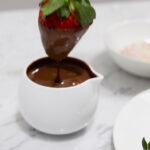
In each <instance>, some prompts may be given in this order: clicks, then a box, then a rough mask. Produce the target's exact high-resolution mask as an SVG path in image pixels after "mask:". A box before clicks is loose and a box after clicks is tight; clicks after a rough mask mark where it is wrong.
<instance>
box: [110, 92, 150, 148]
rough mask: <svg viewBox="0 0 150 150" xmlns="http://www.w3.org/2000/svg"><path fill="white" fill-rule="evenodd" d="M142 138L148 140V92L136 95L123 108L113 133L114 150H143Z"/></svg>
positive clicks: (149, 108)
mask: <svg viewBox="0 0 150 150" xmlns="http://www.w3.org/2000/svg"><path fill="white" fill-rule="evenodd" d="M143 137H145V138H146V139H147V140H150V90H147V91H145V92H143V93H141V94H139V95H137V96H136V97H134V98H133V100H132V101H130V102H129V103H128V104H127V105H126V106H125V108H124V109H123V110H122V112H121V113H120V114H119V116H118V119H117V121H116V124H115V127H114V132H113V138H114V146H115V148H116V150H143V149H142V138H143Z"/></svg>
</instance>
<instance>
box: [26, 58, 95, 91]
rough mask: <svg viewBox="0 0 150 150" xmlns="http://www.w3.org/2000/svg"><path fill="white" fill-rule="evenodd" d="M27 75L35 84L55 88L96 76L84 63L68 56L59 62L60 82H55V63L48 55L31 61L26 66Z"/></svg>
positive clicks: (74, 84) (76, 83) (69, 85)
mask: <svg viewBox="0 0 150 150" xmlns="http://www.w3.org/2000/svg"><path fill="white" fill-rule="evenodd" d="M27 75H28V77H29V78H30V79H31V80H32V81H33V82H35V83H37V84H40V85H43V86H48V87H55V88H63V87H71V86H76V85H78V84H81V83H83V82H84V81H86V80H88V79H90V78H94V77H96V75H95V74H94V73H93V72H92V71H91V69H90V68H89V66H88V65H87V64H86V63H84V62H82V61H80V60H78V59H75V58H70V57H67V58H65V59H64V60H62V62H61V67H60V81H61V82H60V83H57V82H56V78H57V63H56V61H54V60H52V59H50V58H48V57H46V58H42V59H39V60H37V61H35V62H33V63H32V64H31V65H30V66H29V67H28V68H27Z"/></svg>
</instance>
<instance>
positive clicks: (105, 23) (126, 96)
mask: <svg viewBox="0 0 150 150" xmlns="http://www.w3.org/2000/svg"><path fill="white" fill-rule="evenodd" d="M149 6H150V2H148V1H145V2H144V1H142V2H140V1H139V2H135V1H134V2H130V1H128V2H115V3H111V2H110V3H109V2H108V3H105V2H102V3H98V4H96V5H95V8H96V9H97V20H96V21H95V22H94V24H93V26H92V27H91V28H90V29H89V31H88V32H87V34H86V35H85V36H84V38H83V39H82V40H81V42H80V43H79V44H78V45H77V46H76V48H75V49H74V51H73V52H72V53H71V55H72V56H75V57H78V58H82V59H83V60H85V61H87V62H88V63H89V64H91V65H92V66H93V67H94V68H95V69H96V71H98V72H99V73H101V74H103V75H104V76H105V79H104V81H103V82H102V85H101V90H100V103H99V106H98V109H97V113H96V115H95V120H94V121H93V123H92V124H90V126H89V127H88V128H87V129H85V130H82V131H80V132H78V133H75V134H72V135H67V136H52V135H46V134H43V133H40V132H38V131H36V130H35V129H33V128H31V127H30V126H29V125H28V124H27V123H26V122H25V121H24V120H23V118H22V117H21V115H20V113H19V109H18V98H17V96H18V87H19V81H20V78H21V75H22V71H23V69H24V65H25V64H27V63H28V62H30V61H33V60H34V59H36V58H39V57H41V56H45V53H44V50H43V47H42V44H41V40H40V34H39V31H38V26H37V16H38V10H37V9H30V10H16V11H10V12H9V11H7V12H5V11H3V12H0V150H50V149H51V150H60V149H61V150H114V147H113V142H112V129H113V125H114V123H115V119H116V117H117V115H118V113H119V112H120V110H121V109H122V108H123V106H124V105H125V104H126V103H127V102H128V101H130V100H131V98H132V97H133V96H135V95H136V94H137V93H139V92H141V91H143V90H145V89H148V88H149V87H150V80H148V79H143V78H139V77H136V76H133V75H130V74H128V73H126V72H124V71H123V70H121V69H120V68H119V67H118V66H117V65H116V64H115V63H114V62H113V61H112V59H111V58H110V57H109V55H108V53H107V51H106V50H107V49H106V48H105V45H104V33H105V31H106V30H107V28H108V27H109V26H111V25H112V24H114V23H116V22H120V21H123V20H131V19H149V18H150V9H149Z"/></svg>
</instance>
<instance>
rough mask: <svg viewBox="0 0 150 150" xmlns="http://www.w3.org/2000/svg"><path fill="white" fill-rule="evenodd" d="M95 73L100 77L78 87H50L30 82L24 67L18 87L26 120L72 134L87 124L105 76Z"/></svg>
mask: <svg viewBox="0 0 150 150" xmlns="http://www.w3.org/2000/svg"><path fill="white" fill-rule="evenodd" d="M91 70H92V69H91ZM92 71H93V70H92ZM93 72H94V73H95V74H96V75H97V77H95V78H92V79H89V80H87V81H85V82H83V83H82V84H79V85H77V86H74V87H67V88H51V87H46V86H42V85H39V84H37V83H34V82H33V81H31V80H30V79H29V78H28V76H27V70H26V69H25V71H24V75H23V79H22V82H21V85H20V88H19V104H20V111H21V114H22V115H23V117H24V119H25V120H26V121H27V122H28V123H29V124H30V125H31V126H32V127H34V128H36V129H37V130H39V131H42V132H45V133H48V134H56V135H59V134H69V133H73V132H76V131H78V130H80V129H82V128H84V127H86V126H87V125H88V124H89V122H90V121H91V119H92V117H93V115H94V113H95V111H96V106H97V104H98V100H99V98H98V97H99V87H100V82H101V81H102V79H103V76H102V75H100V74H98V73H96V72H95V71H93Z"/></svg>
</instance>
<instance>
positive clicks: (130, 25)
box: [105, 21, 150, 77]
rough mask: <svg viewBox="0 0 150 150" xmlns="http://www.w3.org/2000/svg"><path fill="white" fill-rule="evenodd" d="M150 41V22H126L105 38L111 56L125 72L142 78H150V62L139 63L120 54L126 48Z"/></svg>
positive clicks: (110, 30) (111, 30) (118, 25)
mask: <svg viewBox="0 0 150 150" xmlns="http://www.w3.org/2000/svg"><path fill="white" fill-rule="evenodd" d="M148 39H150V21H126V22H123V23H119V24H117V25H114V26H113V27H111V28H110V29H109V30H108V31H107V33H106V36H105V42H106V45H107V47H108V49H109V52H110V55H111V56H112V58H113V59H114V61H115V62H116V64H118V66H120V67H121V68H122V69H124V70H125V71H127V72H129V73H132V74H134V75H138V76H141V77H150V62H144V61H139V60H136V59H134V58H131V57H128V56H124V55H122V54H120V50H121V49H122V48H124V46H126V45H128V44H131V43H133V42H136V41H143V40H144V41H145V40H148Z"/></svg>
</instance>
